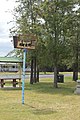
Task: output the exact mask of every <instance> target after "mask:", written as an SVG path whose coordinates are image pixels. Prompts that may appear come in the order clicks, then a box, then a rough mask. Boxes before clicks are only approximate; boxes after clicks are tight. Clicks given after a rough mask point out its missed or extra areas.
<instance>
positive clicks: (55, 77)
mask: <svg viewBox="0 0 80 120" xmlns="http://www.w3.org/2000/svg"><path fill="white" fill-rule="evenodd" d="M54 87H55V88H58V85H57V67H56V66H54Z"/></svg>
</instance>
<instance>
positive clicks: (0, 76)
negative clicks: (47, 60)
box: [0, 73, 72, 79]
mask: <svg viewBox="0 0 80 120" xmlns="http://www.w3.org/2000/svg"><path fill="white" fill-rule="evenodd" d="M64 76H72V74H70V73H67V74H64ZM39 77H40V78H53V77H54V75H53V74H40V75H39ZM1 78H2V79H3V78H4V79H5V78H19V75H16V74H6V75H0V79H1ZM25 78H26V79H29V78H30V75H28V74H26V75H25Z"/></svg>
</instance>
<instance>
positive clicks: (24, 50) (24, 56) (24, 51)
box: [22, 48, 27, 104]
mask: <svg viewBox="0 0 80 120" xmlns="http://www.w3.org/2000/svg"><path fill="white" fill-rule="evenodd" d="M26 54H27V50H26V49H25V48H24V49H23V72H22V104H24V84H25V64H26Z"/></svg>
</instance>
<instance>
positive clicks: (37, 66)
mask: <svg viewBox="0 0 80 120" xmlns="http://www.w3.org/2000/svg"><path fill="white" fill-rule="evenodd" d="M37 82H39V67H38V66H37Z"/></svg>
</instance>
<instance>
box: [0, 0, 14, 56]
mask: <svg viewBox="0 0 80 120" xmlns="http://www.w3.org/2000/svg"><path fill="white" fill-rule="evenodd" d="M14 6H15V0H0V56H5V55H6V54H7V53H8V52H9V51H11V50H13V49H14V48H13V45H12V43H11V40H12V38H9V29H10V28H11V26H12V23H10V24H8V23H9V22H10V21H12V20H13V16H12V13H10V12H9V11H11V10H13V8H14Z"/></svg>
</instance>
